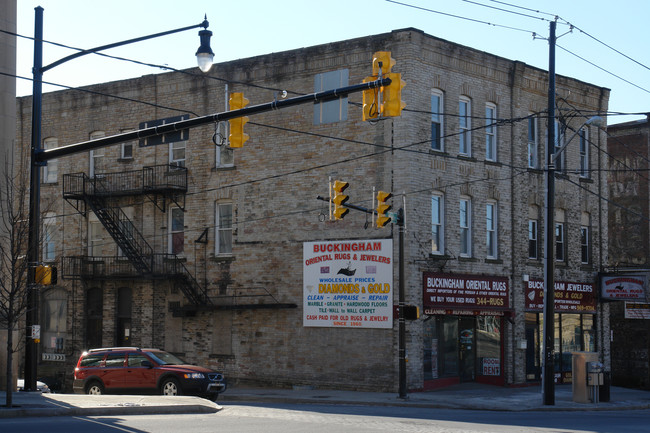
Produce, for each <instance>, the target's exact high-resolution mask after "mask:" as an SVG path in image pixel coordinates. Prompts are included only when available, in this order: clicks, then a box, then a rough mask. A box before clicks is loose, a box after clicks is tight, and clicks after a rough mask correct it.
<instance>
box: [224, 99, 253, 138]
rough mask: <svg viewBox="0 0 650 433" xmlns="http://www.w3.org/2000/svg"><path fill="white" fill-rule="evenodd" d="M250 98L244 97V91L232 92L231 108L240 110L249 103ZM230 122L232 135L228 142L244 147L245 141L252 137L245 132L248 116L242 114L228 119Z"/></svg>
mask: <svg viewBox="0 0 650 433" xmlns="http://www.w3.org/2000/svg"><path fill="white" fill-rule="evenodd" d="M248 102H249V101H248V99H246V98H245V97H244V94H243V93H239V92H235V93H231V94H230V100H229V101H228V103H229V104H230V110H231V111H232V110H240V109H242V108H244V107H245V106H247V105H248ZM228 123H230V135H229V136H228V142H229V143H230V147H236V148H239V147H243V146H244V143H245V142H246V141H247V140H248V139H249V138H250V136H249V135H248V134H246V133H245V132H244V125H245V124H246V123H248V117H246V116H242V117H237V118H235V119H230V120H228Z"/></svg>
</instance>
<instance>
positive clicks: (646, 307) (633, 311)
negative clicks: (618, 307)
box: [625, 302, 650, 319]
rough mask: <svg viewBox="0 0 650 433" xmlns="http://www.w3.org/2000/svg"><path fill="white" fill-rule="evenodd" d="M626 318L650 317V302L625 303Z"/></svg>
mask: <svg viewBox="0 0 650 433" xmlns="http://www.w3.org/2000/svg"><path fill="white" fill-rule="evenodd" d="M625 318H626V319H650V304H645V303H644V304H641V303H638V302H626V303H625Z"/></svg>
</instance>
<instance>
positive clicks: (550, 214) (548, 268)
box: [542, 21, 556, 406]
mask: <svg viewBox="0 0 650 433" xmlns="http://www.w3.org/2000/svg"><path fill="white" fill-rule="evenodd" d="M555 26H556V22H555V21H551V25H550V35H549V38H548V50H549V55H548V117H547V118H548V121H547V128H548V129H547V131H548V132H547V142H546V154H547V157H546V168H547V169H546V233H545V236H544V245H545V247H544V312H543V318H544V336H543V340H544V341H543V342H544V350H543V352H544V359H543V373H542V381H543V393H542V395H543V400H544V404H545V405H551V406H552V405H555V368H554V362H555V359H554V358H555V353H554V352H555V249H554V248H555V158H554V153H555V41H556V38H555Z"/></svg>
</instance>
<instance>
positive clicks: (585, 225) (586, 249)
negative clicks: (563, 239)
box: [580, 212, 591, 265]
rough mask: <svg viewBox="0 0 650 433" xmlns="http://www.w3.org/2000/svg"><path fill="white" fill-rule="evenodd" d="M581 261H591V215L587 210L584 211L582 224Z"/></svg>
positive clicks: (583, 262)
mask: <svg viewBox="0 0 650 433" xmlns="http://www.w3.org/2000/svg"><path fill="white" fill-rule="evenodd" d="M580 263H582V264H583V265H587V264H589V263H591V216H590V215H589V214H588V213H587V212H583V213H582V218H581V224H580Z"/></svg>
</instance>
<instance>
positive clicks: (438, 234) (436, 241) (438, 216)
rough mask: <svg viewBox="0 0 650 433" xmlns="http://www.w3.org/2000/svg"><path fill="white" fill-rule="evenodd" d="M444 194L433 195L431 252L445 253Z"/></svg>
mask: <svg viewBox="0 0 650 433" xmlns="http://www.w3.org/2000/svg"><path fill="white" fill-rule="evenodd" d="M444 210H445V207H444V200H443V195H442V194H434V195H433V196H431V253H432V254H444V253H445V245H444V244H445V225H444V214H445V211H444Z"/></svg>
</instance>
